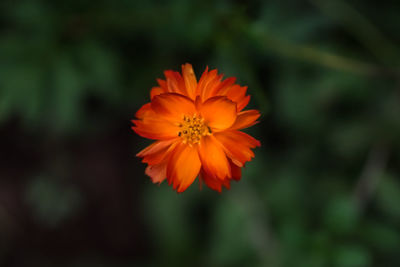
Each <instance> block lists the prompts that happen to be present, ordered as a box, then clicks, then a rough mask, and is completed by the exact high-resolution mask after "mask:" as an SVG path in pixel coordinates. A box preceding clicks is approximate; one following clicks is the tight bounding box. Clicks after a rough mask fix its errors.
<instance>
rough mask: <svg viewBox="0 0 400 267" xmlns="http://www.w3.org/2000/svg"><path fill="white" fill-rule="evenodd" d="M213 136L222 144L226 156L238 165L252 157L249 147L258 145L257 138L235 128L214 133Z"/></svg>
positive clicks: (240, 165)
mask: <svg viewBox="0 0 400 267" xmlns="http://www.w3.org/2000/svg"><path fill="white" fill-rule="evenodd" d="M214 136H215V138H216V139H217V140H218V141H219V142H220V143H221V144H222V145H223V147H224V150H225V152H226V154H227V155H228V157H230V158H231V159H232V161H233V163H235V164H236V165H238V166H239V167H242V166H243V164H244V163H245V162H247V161H250V160H251V159H252V158H253V157H254V153H253V151H252V150H251V149H252V148H255V147H257V146H260V142H259V141H258V140H256V139H254V138H253V137H251V136H250V135H248V134H245V133H243V132H239V131H235V130H234V131H225V132H220V133H215V134H214Z"/></svg>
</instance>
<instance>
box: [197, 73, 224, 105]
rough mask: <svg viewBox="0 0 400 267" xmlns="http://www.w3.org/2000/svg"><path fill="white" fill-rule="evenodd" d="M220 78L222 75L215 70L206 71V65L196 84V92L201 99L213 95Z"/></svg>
mask: <svg viewBox="0 0 400 267" xmlns="http://www.w3.org/2000/svg"><path fill="white" fill-rule="evenodd" d="M221 80H222V75H218V71H217V70H211V71H210V72H208V67H207V69H206V70H205V71H204V73H203V75H202V76H201V78H200V80H199V83H198V86H197V94H198V95H200V96H201V98H202V99H203V101H205V100H206V99H208V98H210V97H212V96H214V94H213V93H214V92H215V90H216V89H217V88H218V85H220V83H221Z"/></svg>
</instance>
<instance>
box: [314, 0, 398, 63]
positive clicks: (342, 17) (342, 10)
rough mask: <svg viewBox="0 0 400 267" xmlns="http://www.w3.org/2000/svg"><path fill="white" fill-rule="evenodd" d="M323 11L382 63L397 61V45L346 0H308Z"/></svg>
mask: <svg viewBox="0 0 400 267" xmlns="http://www.w3.org/2000/svg"><path fill="white" fill-rule="evenodd" d="M309 1H310V2H311V3H313V4H314V5H315V6H316V7H317V8H319V9H320V10H321V11H322V12H323V13H325V14H327V15H328V16H330V17H331V18H333V19H334V20H336V21H337V22H338V23H340V24H342V26H343V27H344V28H345V29H346V30H347V31H348V32H349V33H350V34H352V35H353V36H354V37H355V38H356V39H358V41H359V42H360V43H361V44H362V45H363V46H364V47H365V48H366V49H368V50H369V51H370V52H371V53H372V54H374V55H375V56H376V57H377V58H378V59H379V60H380V61H381V63H383V64H386V65H390V64H391V63H397V60H396V59H398V58H399V51H398V49H397V46H396V45H395V44H393V43H392V42H391V41H390V40H389V39H388V38H386V37H385V36H384V35H383V34H382V33H381V32H380V31H379V29H378V28H377V27H375V26H374V25H373V23H371V22H370V21H369V20H368V19H367V18H366V17H364V16H363V15H362V14H361V13H360V12H358V11H357V10H356V9H355V8H353V7H352V6H350V5H349V4H348V3H347V2H346V1H342V0H334V1H326V0H309Z"/></svg>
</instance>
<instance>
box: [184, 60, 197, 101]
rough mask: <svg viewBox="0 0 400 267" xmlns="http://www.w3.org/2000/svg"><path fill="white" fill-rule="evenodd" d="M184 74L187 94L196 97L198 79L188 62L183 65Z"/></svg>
mask: <svg viewBox="0 0 400 267" xmlns="http://www.w3.org/2000/svg"><path fill="white" fill-rule="evenodd" d="M182 75H183V80H184V81H185V86H186V93H187V96H188V97H189V98H191V99H194V98H195V96H196V88H197V79H196V75H195V74H194V71H193V67H192V65H191V64H189V63H186V64H184V65H182Z"/></svg>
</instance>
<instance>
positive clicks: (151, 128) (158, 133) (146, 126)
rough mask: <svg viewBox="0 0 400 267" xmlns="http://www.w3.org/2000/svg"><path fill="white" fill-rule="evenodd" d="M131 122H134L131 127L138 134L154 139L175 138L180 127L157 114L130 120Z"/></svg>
mask: <svg viewBox="0 0 400 267" xmlns="http://www.w3.org/2000/svg"><path fill="white" fill-rule="evenodd" d="M132 122H133V123H134V124H135V126H133V127H132V129H133V130H134V131H135V132H136V133H137V134H138V135H140V136H143V137H146V138H149V139H155V140H167V139H173V138H176V137H178V133H179V129H180V128H179V127H178V126H177V125H174V124H173V123H171V122H169V121H167V120H165V119H163V118H160V117H157V116H146V117H144V118H143V119H142V120H132Z"/></svg>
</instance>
